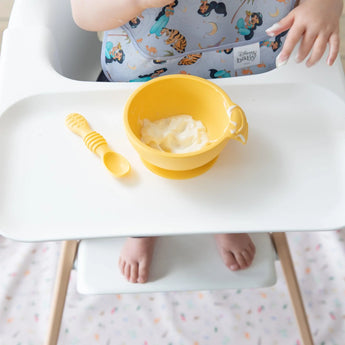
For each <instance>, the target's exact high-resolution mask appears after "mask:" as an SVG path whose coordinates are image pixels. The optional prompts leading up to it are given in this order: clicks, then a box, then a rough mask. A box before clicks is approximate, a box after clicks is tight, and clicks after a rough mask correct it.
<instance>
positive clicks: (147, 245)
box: [119, 237, 156, 283]
mask: <svg viewBox="0 0 345 345" xmlns="http://www.w3.org/2000/svg"><path fill="white" fill-rule="evenodd" d="M155 240H156V238H155V237H130V238H127V240H126V242H125V244H124V246H123V248H122V250H121V254H120V258H119V268H120V271H121V272H122V274H123V275H124V276H125V278H126V279H127V280H128V281H129V282H131V283H145V282H146V281H147V279H148V276H149V270H150V265H151V260H152V254H153V249H154V244H155Z"/></svg>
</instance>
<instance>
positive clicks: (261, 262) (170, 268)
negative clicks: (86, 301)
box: [77, 233, 276, 294]
mask: <svg viewBox="0 0 345 345" xmlns="http://www.w3.org/2000/svg"><path fill="white" fill-rule="evenodd" d="M251 238H252V240H253V241H254V243H255V246H256V255H255V259H254V262H253V264H252V265H251V266H250V267H249V268H248V269H245V270H241V271H237V272H232V271H230V270H229V269H228V268H227V267H226V266H225V265H224V264H223V262H222V260H221V258H220V256H219V254H218V251H217V248H216V245H215V241H214V239H213V236H212V235H181V236H163V237H160V238H158V240H157V242H156V247H155V252H154V255H153V260H152V264H151V270H150V278H149V282H147V283H145V284H132V283H129V282H127V281H126V279H125V278H124V277H123V276H122V274H121V273H120V271H119V269H118V257H119V253H120V250H121V248H122V244H123V242H124V241H125V239H124V238H106V239H92V240H82V241H81V242H80V245H79V250H78V261H77V290H78V291H79V292H80V293H82V294H114V293H145V292H164V291H190V290H218V289H240V288H257V287H264V286H271V285H273V284H274V283H275V282H276V272H275V266H274V261H275V258H276V255H275V251H274V248H273V245H272V242H271V239H270V236H269V234H267V233H260V234H252V235H251Z"/></svg>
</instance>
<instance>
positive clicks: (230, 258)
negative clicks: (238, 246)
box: [222, 252, 240, 271]
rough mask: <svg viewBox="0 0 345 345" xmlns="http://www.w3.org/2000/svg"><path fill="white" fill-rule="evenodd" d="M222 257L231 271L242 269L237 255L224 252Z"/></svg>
mask: <svg viewBox="0 0 345 345" xmlns="http://www.w3.org/2000/svg"><path fill="white" fill-rule="evenodd" d="M222 257H223V261H224V264H225V266H226V267H227V268H229V269H230V270H231V271H237V270H238V269H240V266H239V264H238V263H237V260H236V258H235V256H234V255H233V254H232V253H231V252H223V255H222Z"/></svg>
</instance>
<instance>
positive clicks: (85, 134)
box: [65, 113, 131, 177]
mask: <svg viewBox="0 0 345 345" xmlns="http://www.w3.org/2000/svg"><path fill="white" fill-rule="evenodd" d="M65 124H66V126H67V127H68V128H69V129H70V130H71V131H72V132H73V133H75V134H77V135H79V136H81V137H82V138H83V141H84V144H85V145H86V147H87V148H88V149H89V150H90V151H92V152H93V153H96V154H97V155H98V156H99V157H100V158H101V159H102V161H103V164H104V165H105V167H106V168H107V169H108V171H109V172H110V173H112V174H113V175H114V176H116V177H121V176H123V175H125V174H127V173H128V172H129V170H130V168H131V166H130V164H129V163H128V161H127V159H126V158H125V157H123V156H122V155H120V154H119V153H116V152H114V151H112V150H111V149H110V147H109V146H108V144H107V142H106V141H105V139H104V138H103V137H102V136H101V135H100V134H99V133H97V132H95V131H93V130H92V129H91V128H90V126H89V124H88V123H87V121H86V119H85V117H84V116H82V115H80V114H76V113H72V114H69V115H67V117H66V119H65Z"/></svg>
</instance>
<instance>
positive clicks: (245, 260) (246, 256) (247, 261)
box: [240, 249, 254, 268]
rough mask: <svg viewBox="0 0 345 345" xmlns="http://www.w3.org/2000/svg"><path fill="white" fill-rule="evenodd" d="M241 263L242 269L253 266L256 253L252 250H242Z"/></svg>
mask: <svg viewBox="0 0 345 345" xmlns="http://www.w3.org/2000/svg"><path fill="white" fill-rule="evenodd" d="M240 257H241V259H242V260H241V263H240V267H241V268H247V267H249V266H250V265H251V263H252V261H253V259H254V253H253V252H252V250H251V249H244V250H242V252H241V254H240Z"/></svg>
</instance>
